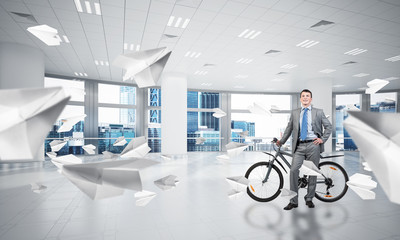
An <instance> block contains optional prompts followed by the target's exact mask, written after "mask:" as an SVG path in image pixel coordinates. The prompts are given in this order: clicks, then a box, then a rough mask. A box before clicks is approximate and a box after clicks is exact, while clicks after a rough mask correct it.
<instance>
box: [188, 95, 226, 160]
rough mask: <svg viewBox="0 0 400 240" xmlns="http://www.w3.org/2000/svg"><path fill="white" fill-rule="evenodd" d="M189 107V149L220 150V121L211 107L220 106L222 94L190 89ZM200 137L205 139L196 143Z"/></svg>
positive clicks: (190, 150) (191, 150)
mask: <svg viewBox="0 0 400 240" xmlns="http://www.w3.org/2000/svg"><path fill="white" fill-rule="evenodd" d="M187 107H188V109H190V111H188V112H187V151H188V152H193V151H219V150H220V145H221V144H220V138H221V134H220V121H219V118H216V117H214V116H213V113H214V112H213V111H212V110H211V109H213V108H219V107H220V94H219V93H211V92H194V91H188V92H187ZM198 138H204V140H205V141H203V142H201V143H200V142H197V143H196V139H198Z"/></svg>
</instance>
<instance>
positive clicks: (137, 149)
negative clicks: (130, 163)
mask: <svg viewBox="0 0 400 240" xmlns="http://www.w3.org/2000/svg"><path fill="white" fill-rule="evenodd" d="M150 151H151V148H150V147H149V145H148V142H147V140H146V137H144V136H142V137H137V138H134V139H132V140H131V141H130V142H129V144H128V145H127V146H126V147H125V148H124V150H123V151H122V152H121V157H122V158H128V157H139V158H140V157H144V156H146V154H147V153H149V152H150Z"/></svg>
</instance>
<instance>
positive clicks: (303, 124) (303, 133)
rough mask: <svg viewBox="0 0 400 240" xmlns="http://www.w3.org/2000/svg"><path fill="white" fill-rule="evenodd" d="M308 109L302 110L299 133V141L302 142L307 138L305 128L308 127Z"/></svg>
mask: <svg viewBox="0 0 400 240" xmlns="http://www.w3.org/2000/svg"><path fill="white" fill-rule="evenodd" d="M307 113H308V108H305V109H304V113H303V121H301V131H300V140H301V141H304V140H306V138H307V126H308V116H307V115H308V114H307Z"/></svg>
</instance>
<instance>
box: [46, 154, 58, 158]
mask: <svg viewBox="0 0 400 240" xmlns="http://www.w3.org/2000/svg"><path fill="white" fill-rule="evenodd" d="M46 155H47V156H49V158H51V159H53V158H56V157H57V153H55V152H47V153H46Z"/></svg>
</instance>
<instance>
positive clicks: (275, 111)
mask: <svg viewBox="0 0 400 240" xmlns="http://www.w3.org/2000/svg"><path fill="white" fill-rule="evenodd" d="M269 111H270V112H271V113H278V112H280V111H281V109H280V108H279V107H277V106H276V105H271V108H270V109H269Z"/></svg>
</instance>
